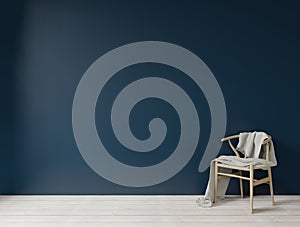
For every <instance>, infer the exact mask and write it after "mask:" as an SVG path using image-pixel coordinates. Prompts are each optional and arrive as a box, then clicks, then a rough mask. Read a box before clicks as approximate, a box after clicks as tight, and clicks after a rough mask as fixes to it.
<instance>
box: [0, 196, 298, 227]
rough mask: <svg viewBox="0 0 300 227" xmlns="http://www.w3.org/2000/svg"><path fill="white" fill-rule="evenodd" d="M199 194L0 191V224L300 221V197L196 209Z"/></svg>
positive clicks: (257, 223) (221, 203)
mask: <svg viewBox="0 0 300 227" xmlns="http://www.w3.org/2000/svg"><path fill="white" fill-rule="evenodd" d="M196 198H197V196H0V226H1V227H6V226H13V227H15V226H16V227H18V226H29V227H37V226H38V227H40V226H41V227H43V226H47V227H48V226H51V227H52V226H54V227H56V226H72V227H79V226H80V227H86V226H104V227H106V226H126V227H127V226H134V227H135V226H142V227H148V226H154V227H158V226H164V227H165V226H166V227H168V226H176V227H177V226H197V227H201V226H211V227H213V226H214V227H215V226H222V227H223V226H224V227H226V226H230V227H236V226H239V227H240V226H251V227H253V226H254V227H260V226H263V227H266V226H272V227H277V226H278V227H279V226H280V227H282V226H283V227H285V226H297V227H299V226H300V196H275V202H276V205H275V206H274V207H272V206H271V200H270V197H269V196H255V197H254V209H255V210H254V214H253V215H249V199H248V198H245V199H243V200H242V199H240V198H239V197H230V198H226V199H225V200H223V201H219V202H218V204H217V205H216V206H214V207H212V208H200V207H198V206H197V204H196V203H195V200H196Z"/></svg>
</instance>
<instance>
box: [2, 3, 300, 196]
mask: <svg viewBox="0 0 300 227" xmlns="http://www.w3.org/2000/svg"><path fill="white" fill-rule="evenodd" d="M1 8H2V10H3V12H2V13H1V16H2V18H1V20H2V23H4V26H3V27H2V28H1V52H0V60H1V68H0V70H1V71H0V72H1V84H0V94H1V100H0V101H1V115H0V125H1V126H0V136H1V138H0V145H1V146H0V154H1V158H0V193H1V194H198V193H203V192H204V190H205V187H206V182H207V179H208V171H206V172H204V173H198V171H197V170H198V165H199V162H200V160H201V156H202V154H203V150H204V148H205V145H206V142H207V138H208V136H209V130H210V124H209V122H206V123H205V121H204V123H203V121H202V123H201V133H202V134H201V135H202V136H203V138H204V139H203V140H200V143H199V146H198V148H197V151H196V152H195V155H194V156H193V158H192V160H191V161H190V162H189V163H188V165H187V166H186V167H185V168H184V169H183V170H182V171H181V172H179V173H178V174H177V175H176V176H174V177H173V178H171V179H169V180H167V181H165V182H163V183H161V184H158V185H154V186H150V187H144V188H131V187H125V186H120V185H117V184H114V183H111V182H109V181H107V180H105V179H103V178H101V177H100V176H98V175H97V174H96V173H95V172H93V170H92V169H90V168H89V166H88V165H87V164H86V163H85V161H84V160H83V158H82V157H81V155H80V153H79V151H78V148H77V146H76V143H75V140H74V136H73V131H72V102H73V97H74V93H75V90H76V87H77V85H78V83H79V80H80V79H81V77H82V75H83V73H84V72H85V71H86V70H87V68H88V67H89V66H90V65H91V64H92V63H93V62H94V61H95V60H96V59H97V58H99V57H100V56H102V55H103V54H105V53H106V52H108V51H110V50H112V49H114V48H116V47H118V46H122V45H124V44H127V43H132V42H137V41H144V40H157V41H164V42H170V43H174V44H177V45H179V46H182V47H184V48H186V49H188V50H190V51H192V52H193V53H195V54H196V55H197V56H199V57H200V58H201V59H202V60H203V61H204V62H205V63H206V64H207V65H208V67H209V68H210V69H211V71H212V72H213V74H214V76H215V77H216V79H217V81H218V82H219V85H220V87H221V89H222V91H223V95H224V98H225V102H226V107H227V114H228V117H227V118H228V119H227V132H226V134H227V135H230V134H235V133H237V132H239V131H251V130H264V131H267V132H269V133H270V134H271V135H272V136H273V138H274V142H275V148H276V154H277V158H278V162H279V164H278V167H276V168H275V169H274V172H273V175H274V188H275V193H276V194H299V191H300V190H299V189H300V183H298V182H297V181H295V180H293V181H290V179H295V178H297V176H298V173H297V169H298V168H297V167H298V165H299V160H300V150H299V147H300V139H298V137H299V128H300V120H299V116H300V108H298V106H299V101H298V99H299V97H300V92H299V83H300V79H299V78H300V77H299V59H300V43H299V40H300V30H299V27H300V3H299V2H298V1H277V2H274V1H237V0H236V1H234V0H230V1H178V2H172V1H169V3H167V1H166V2H163V1H121V0H120V1H74V0H73V1H71V0H70V1H38V0H36V1H34V0H31V1H30V0H28V1H14V2H13V3H6V4H5V6H4V7H1ZM156 70H162V71H161V74H164V75H166V76H165V77H166V78H168V75H169V74H172V75H173V74H174V75H175V76H174V78H177V81H178V83H182V84H183V85H184V86H186V89H187V90H188V92H189V95H190V96H191V98H192V99H194V100H198V101H197V103H198V104H197V109H198V110H199V111H200V112H201V117H200V118H201V119H202V118H205V117H208V118H209V110H208V109H207V103H206V102H205V99H204V97H203V95H202V93H201V92H199V91H197V90H196V89H195V88H194V87H193V86H194V85H193V84H190V83H189V82H188V81H185V80H184V79H182V80H180V78H183V77H181V75H180V73H179V72H173V71H172V70H170V69H168V68H164V69H161V68H160V66H157V65H151V64H150V65H148V66H144V67H140V68H139V67H136V68H135V69H132V70H131V71H130V70H128V71H127V72H124V75H126V74H127V75H132V74H134V75H136V74H137V73H138V72H142V73H143V74H144V75H146V76H147V75H149V76H151V75H152V74H153V73H154V72H155V71H156ZM124 78H126V77H124ZM127 82H128V81H126V79H124V80H123V81H120V82H115V84H114V83H112V84H110V86H112V90H111V91H113V88H114V86H121V85H122V83H127ZM109 91H110V89H107V92H108V93H107V94H106V95H107V99H109V98H110V97H111V95H112V94H110V93H109ZM152 107H155V108H157V110H158V112H160V113H162V114H163V113H164V112H170V113H171V115H170V119H172V120H169V121H170V122H169V123H170V127H171V128H172V132H174V133H173V134H172V135H170V136H169V137H168V138H169V141H167V145H170V146H171V147H172V146H173V147H174V144H175V145H176V141H173V140H176V138H177V137H178V133H176V132H177V131H178V130H179V129H178V128H179V127H180V126H179V123H176V120H178V119H177V117H176V114H174V111H173V110H172V108H171V107H169V106H168V105H166V104H165V103H162V102H160V101H158V100H152V102H150V103H149V106H148V107H147V108H148V109H149V110H151V109H152ZM104 108H105V106H104ZM142 109H143V106H141V107H140V109H137V110H136V115H137V116H136V117H137V119H138V117H139V116H140V115H139V114H138V113H139V111H140V112H142V111H143V110H142ZM147 112H148V111H147ZM172 113H173V114H172ZM101 114H103V113H102V112H101V108H98V106H97V113H96V115H97V117H96V121H97V122H96V123H97V124H100V123H99V122H101V119H102V120H103V119H104V118H102V115H101ZM151 114H152V115H155V113H150V116H151ZM150 116H149V117H150ZM133 117H134V116H133ZM165 119H166V122H167V124H168V120H167V119H168V117H167V116H165ZM201 119H200V120H201ZM173 120H174V121H175V122H174V123H173V124H172V121H173ZM137 121H138V122H139V121H140V120H137ZM141 121H142V120H141ZM134 127H135V126H134ZM98 128H99V127H98ZM137 130H138V129H137ZM100 131H101V129H100ZM103 134H104V135H103V136H107V135H109V133H108V134H106V133H103ZM172 138H173V139H172ZM216 139H219V138H216ZM112 141H114V140H112ZM112 141H109V139H108V142H107V144H109V142H110V143H113V144H114V142H112ZM202 141H203V142H202ZM205 141H206V142H205ZM162 152H166V154H164V155H165V156H162V157H160V156H155V157H153V159H151V156H149V157H147V159H141V160H140V162H141V163H143V160H144V161H145V160H147V161H146V162H145V163H143V164H141V165H148V164H149V165H150V164H153V163H155V162H158V161H159V158H165V157H167V156H168V155H169V153H168V152H169V150H168V148H165V150H162ZM220 153H228V148H227V147H226V146H223V147H222V149H221V151H220ZM114 155H115V156H116V157H118V158H119V159H120V160H121V161H123V162H130V160H126V158H127V159H128V156H127V155H126V154H123V153H122V152H121V153H120V152H119V153H118V152H116V153H115V154H114ZM133 158H136V159H137V160H136V162H139V160H138V159H139V158H138V157H133ZM134 162H135V161H134ZM128 177H134V176H128ZM265 189H266V187H264V186H262V187H260V188H259V189H257V192H260V193H264V192H265ZM229 192H230V193H237V192H238V187H237V185H236V182H235V183H233V184H232V185H231V186H230V188H229ZM267 192H268V191H267Z"/></svg>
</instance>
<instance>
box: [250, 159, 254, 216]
mask: <svg viewBox="0 0 300 227" xmlns="http://www.w3.org/2000/svg"><path fill="white" fill-rule="evenodd" d="M253 179H254V172H253V165H250V214H252V213H253Z"/></svg>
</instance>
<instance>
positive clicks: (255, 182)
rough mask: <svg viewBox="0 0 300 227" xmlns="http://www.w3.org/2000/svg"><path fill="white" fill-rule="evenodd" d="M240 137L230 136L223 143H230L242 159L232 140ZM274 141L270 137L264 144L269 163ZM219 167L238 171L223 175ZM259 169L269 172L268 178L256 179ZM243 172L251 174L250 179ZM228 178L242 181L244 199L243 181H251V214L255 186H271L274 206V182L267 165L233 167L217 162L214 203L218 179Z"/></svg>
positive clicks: (241, 189)
mask: <svg viewBox="0 0 300 227" xmlns="http://www.w3.org/2000/svg"><path fill="white" fill-rule="evenodd" d="M238 138H239V135H234V136H229V137H226V138H223V139H222V140H221V141H222V142H224V141H228V143H229V146H230V147H231V149H232V150H233V151H234V153H235V154H236V156H237V157H240V154H239V152H238V151H237V150H236V149H235V147H234V146H233V145H232V142H231V140H232V139H238ZM271 140H272V137H271V136H269V137H268V138H267V139H265V140H264V141H263V143H262V145H263V146H266V160H267V161H269V159H270V142H271ZM219 167H222V168H227V169H231V170H233V171H235V170H236V172H235V173H222V172H219ZM257 169H264V170H267V171H268V176H267V177H265V178H262V179H259V180H256V179H254V171H255V170H257ZM242 171H246V172H249V177H245V176H243V175H242ZM224 177H225V178H228V177H234V178H239V179H240V191H241V198H244V193H243V180H248V181H250V214H252V213H253V189H254V187H255V186H257V185H260V184H264V183H266V184H269V186H270V194H271V199H272V205H273V206H274V192H273V182H272V172H271V167H270V166H265V165H250V166H243V167H241V166H232V165H227V164H222V163H220V162H217V161H216V162H215V187H214V195H215V197H214V201H215V203H216V202H217V192H218V179H220V178H224Z"/></svg>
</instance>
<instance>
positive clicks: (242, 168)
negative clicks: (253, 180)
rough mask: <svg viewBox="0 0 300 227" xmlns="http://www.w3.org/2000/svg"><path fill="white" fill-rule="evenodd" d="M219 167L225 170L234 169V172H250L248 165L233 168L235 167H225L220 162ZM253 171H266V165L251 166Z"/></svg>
mask: <svg viewBox="0 0 300 227" xmlns="http://www.w3.org/2000/svg"><path fill="white" fill-rule="evenodd" d="M218 166H219V167H223V168H227V169H236V170H243V171H250V165H249V166H235V165H227V164H224V163H222V162H218ZM253 169H262V170H267V169H268V166H266V165H261V164H257V165H253Z"/></svg>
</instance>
